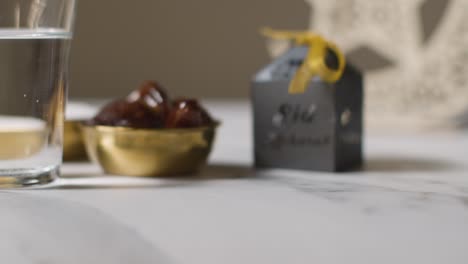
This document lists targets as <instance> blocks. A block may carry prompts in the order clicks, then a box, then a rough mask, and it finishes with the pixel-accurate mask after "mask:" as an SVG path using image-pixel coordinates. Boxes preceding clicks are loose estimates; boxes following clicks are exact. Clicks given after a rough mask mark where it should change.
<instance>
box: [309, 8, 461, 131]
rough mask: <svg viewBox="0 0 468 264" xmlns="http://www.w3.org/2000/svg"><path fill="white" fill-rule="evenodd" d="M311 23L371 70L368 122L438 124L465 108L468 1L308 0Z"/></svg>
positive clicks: (359, 64)
mask: <svg viewBox="0 0 468 264" xmlns="http://www.w3.org/2000/svg"><path fill="white" fill-rule="evenodd" d="M306 1H307V2H308V3H309V4H310V5H312V6H313V10H314V12H313V14H312V16H311V28H312V30H314V31H316V32H320V33H321V34H323V35H324V36H325V37H326V38H329V39H332V40H333V41H334V42H335V43H337V44H338V46H340V48H341V49H342V50H344V51H345V53H346V54H347V56H348V58H349V60H350V61H351V62H352V63H353V64H355V65H357V66H359V67H360V68H362V69H363V70H364V71H365V73H366V77H365V78H366V79H365V80H366V108H367V112H368V116H367V117H368V119H369V121H371V123H372V122H373V123H379V122H380V123H382V122H385V123H394V122H400V123H402V122H407V123H410V124H418V122H419V123H424V124H427V123H429V124H430V123H434V122H440V121H442V120H444V121H447V120H450V119H452V118H455V117H456V116H457V115H459V114H461V113H462V112H463V111H465V110H467V109H468V1H467V0H391V1H389V0H372V1H370V0H306Z"/></svg>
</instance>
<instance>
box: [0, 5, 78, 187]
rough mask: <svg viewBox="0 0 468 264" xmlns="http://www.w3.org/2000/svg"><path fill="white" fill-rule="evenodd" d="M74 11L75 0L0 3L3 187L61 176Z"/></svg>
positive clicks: (0, 161)
mask: <svg viewBox="0 0 468 264" xmlns="http://www.w3.org/2000/svg"><path fill="white" fill-rule="evenodd" d="M74 13H75V0H1V1H0V187H21V186H32V185H40V184H45V183H49V182H51V181H52V180H53V179H54V178H56V177H57V176H58V173H59V168H60V165H61V162H62V141H63V123H64V120H63V119H64V107H65V101H66V95H67V87H68V79H69V78H68V64H69V50H70V42H71V38H72V29H73V22H74Z"/></svg>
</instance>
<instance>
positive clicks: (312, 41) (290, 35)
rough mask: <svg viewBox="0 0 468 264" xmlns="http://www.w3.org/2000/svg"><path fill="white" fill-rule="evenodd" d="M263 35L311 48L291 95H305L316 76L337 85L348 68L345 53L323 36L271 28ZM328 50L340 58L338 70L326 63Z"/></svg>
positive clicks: (291, 87)
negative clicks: (346, 67)
mask: <svg viewBox="0 0 468 264" xmlns="http://www.w3.org/2000/svg"><path fill="white" fill-rule="evenodd" d="M262 34H263V35H265V36H267V37H270V38H272V39H279V40H291V41H294V42H295V43H296V45H302V46H309V47H310V49H309V53H308V54H307V57H306V58H305V60H304V63H303V64H302V65H301V67H300V68H299V69H298V70H297V72H296V75H295V76H294V78H293V80H292V81H291V84H290V86H289V93H290V94H302V93H304V92H305V91H306V89H307V85H308V83H309V82H310V81H311V80H312V78H313V77H315V76H320V78H322V80H324V81H325V82H328V83H335V82H337V81H338V80H339V79H340V78H341V76H342V75H343V72H344V69H345V66H346V59H345V57H344V55H343V53H342V52H341V51H340V49H339V48H338V47H337V46H336V45H335V44H333V43H331V42H329V41H327V40H325V39H324V38H323V37H322V36H320V35H318V34H315V33H312V32H308V31H303V32H302V31H277V30H273V29H270V28H265V29H263V30H262ZM328 50H331V51H333V52H334V53H335V54H336V56H337V58H338V68H337V69H330V68H329V67H328V66H327V64H326V62H325V58H326V56H327V52H328Z"/></svg>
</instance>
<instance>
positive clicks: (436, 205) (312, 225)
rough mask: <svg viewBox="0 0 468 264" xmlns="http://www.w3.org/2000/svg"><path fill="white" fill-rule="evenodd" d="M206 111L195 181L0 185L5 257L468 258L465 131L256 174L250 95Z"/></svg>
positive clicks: (377, 143) (257, 262)
mask: <svg viewBox="0 0 468 264" xmlns="http://www.w3.org/2000/svg"><path fill="white" fill-rule="evenodd" d="M210 108H212V111H213V112H214V113H215V114H216V116H219V117H221V118H222V119H223V120H224V125H223V127H222V128H221V130H220V133H219V137H218V140H217V143H216V149H215V151H214V153H213V155H212V157H211V160H210V164H209V166H208V167H207V168H206V169H205V170H204V171H203V173H202V174H201V175H200V176H201V177H200V178H199V179H190V178H179V179H136V178H127V177H115V176H104V175H103V174H102V172H101V171H100V169H99V167H97V166H95V165H91V164H87V163H83V164H65V165H64V166H63V179H60V180H59V181H57V182H56V183H55V184H53V185H52V186H49V187H48V188H46V189H41V190H27V191H12V190H10V191H1V192H0V208H1V209H2V213H1V215H0V216H1V217H0V234H2V236H1V238H0V253H1V254H0V263H8V264H10V263H11V264H23V263H24V264H26V263H28V264H29V263H33V264H56V263H57V264H58V263H60V264H64V263H73V264H74V263H88V264H94V263H96V264H108V263H109V264H111V263H112V264H116V263H125V264H127V263H140V264H143V263H161V264H165V263H181V264H196V263H200V264H219V263H223V264H231V263H232V264H239V263H252V264H262V263H265V264H276V263H278V264H284V263H288V264H295V263H297V264H300V263H320V264H335V263H337V264H339V263H356V264H367V263H368V264H375V263H379V264H386V263H388V264H394V263H411V264H416V263H424V264H430V263H434V264H435V263H450V264H466V263H468V133H466V132H440V133H430V134H404V133H401V134H399V135H379V134H377V135H374V134H370V135H369V136H368V137H367V140H366V144H365V145H366V156H367V165H366V168H365V170H363V171H359V172H352V173H345V174H329V173H311V172H309V173H307V172H298V171H286V170H270V171H255V170H253V169H252V168H251V164H252V149H251V137H250V135H251V123H250V119H249V118H250V113H249V108H248V105H247V104H246V103H234V102H233V103H223V104H219V103H218V104H217V103H211V104H210Z"/></svg>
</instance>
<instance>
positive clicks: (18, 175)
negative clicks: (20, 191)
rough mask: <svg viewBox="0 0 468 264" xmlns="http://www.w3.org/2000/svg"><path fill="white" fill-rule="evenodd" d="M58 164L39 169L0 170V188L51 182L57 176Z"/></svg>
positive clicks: (31, 185)
mask: <svg viewBox="0 0 468 264" xmlns="http://www.w3.org/2000/svg"><path fill="white" fill-rule="evenodd" d="M59 169H60V168H59V166H51V167H46V168H41V169H14V170H0V188H22V187H37V186H41V185H45V184H48V183H51V182H53V181H54V180H55V179H56V178H57V177H58V176H59V174H60V173H59Z"/></svg>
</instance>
